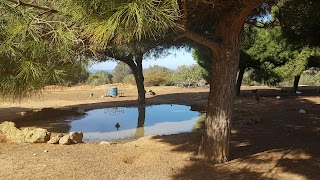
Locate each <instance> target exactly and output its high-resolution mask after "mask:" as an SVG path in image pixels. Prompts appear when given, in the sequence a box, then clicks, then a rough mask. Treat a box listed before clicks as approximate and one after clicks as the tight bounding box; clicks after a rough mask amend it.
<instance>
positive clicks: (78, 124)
mask: <svg viewBox="0 0 320 180" xmlns="http://www.w3.org/2000/svg"><path fill="white" fill-rule="evenodd" d="M199 114H200V113H199V112H194V111H190V107H189V106H183V105H166V104H163V105H154V106H146V107H144V106H140V107H118V108H105V109H95V110H91V111H88V112H86V115H85V116H81V117H74V118H69V119H67V120H60V121H59V122H60V123H57V121H55V123H48V122H47V121H46V123H43V122H42V123H41V121H40V122H39V121H38V122H32V121H30V122H32V123H30V124H28V123H26V124H24V125H23V127H30V125H32V126H34V127H45V128H48V129H50V132H62V131H61V130H62V129H63V133H67V132H71V131H82V132H83V133H84V140H85V141H103V140H107V141H109V140H121V139H138V138H140V137H142V136H146V135H153V134H156V135H162V134H177V133H181V132H191V131H192V127H193V125H195V124H196V121H197V119H198V118H199V117H198V115H199ZM49 124H50V125H51V126H54V128H50V127H48V125H49ZM58 124H60V125H61V127H59V126H57V125H58ZM50 125H49V126H50ZM66 126H67V127H68V128H65V127H66Z"/></svg>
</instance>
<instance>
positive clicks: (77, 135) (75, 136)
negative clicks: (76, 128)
mask: <svg viewBox="0 0 320 180" xmlns="http://www.w3.org/2000/svg"><path fill="white" fill-rule="evenodd" d="M69 137H70V139H71V140H72V141H73V142H74V143H76V144H77V143H83V141H82V139H83V133H82V132H70V133H69Z"/></svg>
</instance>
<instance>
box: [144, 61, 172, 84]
mask: <svg viewBox="0 0 320 180" xmlns="http://www.w3.org/2000/svg"><path fill="white" fill-rule="evenodd" d="M172 74H173V71H172V70H171V69H169V68H166V67H164V66H158V65H154V66H151V67H149V68H147V69H145V70H144V77H145V81H144V82H145V85H146V86H159V85H172Z"/></svg>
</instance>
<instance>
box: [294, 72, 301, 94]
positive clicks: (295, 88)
mask: <svg viewBox="0 0 320 180" xmlns="http://www.w3.org/2000/svg"><path fill="white" fill-rule="evenodd" d="M299 81H300V75H297V76H295V77H294V82H293V91H294V92H296V91H298V86H299Z"/></svg>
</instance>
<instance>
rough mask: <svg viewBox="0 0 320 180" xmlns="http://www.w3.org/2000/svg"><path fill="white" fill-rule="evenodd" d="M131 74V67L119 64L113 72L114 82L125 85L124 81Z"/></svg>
mask: <svg viewBox="0 0 320 180" xmlns="http://www.w3.org/2000/svg"><path fill="white" fill-rule="evenodd" d="M130 74H132V70H131V69H130V67H129V66H128V65H127V64H126V63H123V62H119V63H118V64H117V66H116V67H115V68H114V69H113V71H112V82H114V83H123V79H124V78H125V77H126V76H128V75H130Z"/></svg>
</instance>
